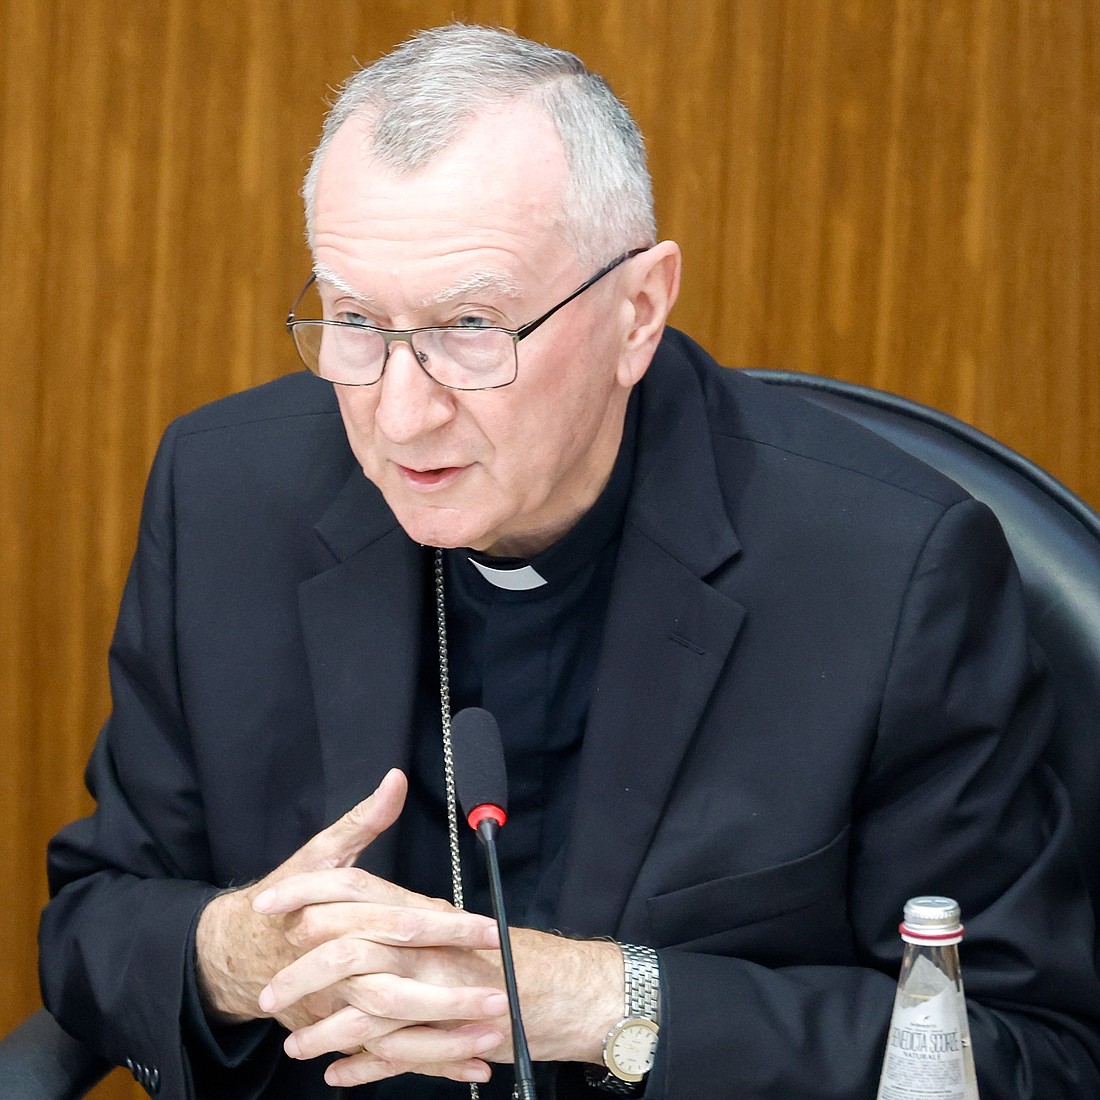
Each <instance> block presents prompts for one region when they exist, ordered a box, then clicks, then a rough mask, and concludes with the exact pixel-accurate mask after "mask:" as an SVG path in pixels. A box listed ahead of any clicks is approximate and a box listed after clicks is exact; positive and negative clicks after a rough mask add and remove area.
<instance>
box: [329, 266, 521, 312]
mask: <svg viewBox="0 0 1100 1100" xmlns="http://www.w3.org/2000/svg"><path fill="white" fill-rule="evenodd" d="M313 274H314V276H315V277H316V278H317V281H318V282H319V283H327V284H328V285H329V286H331V287H332V288H333V289H334V290H338V291H339V292H340V293H341V294H346V295H348V297H350V298H354V299H355V300H356V301H359V302H363V303H364V304H367V305H370V304H373V302H374V298H372V297H371V295H369V294H365V293H364V292H363V291H361V290H356V289H355V287H353V286H352V285H351V284H350V283H349V282H348V281H347V280H346V279H344V278H343V277H342V276H340V275H338V274H337V273H336V272H335V271H333V270H332V268H331V267H329V266H328V264H324V263H320V262H318V263H315V264H314V265H313ZM482 294H488V295H489V296H490V297H493V298H509V299H513V300H514V299H519V298H521V297H522V296H523V288H522V287H521V286H520V285H519V283H518V282H516V280H515V279H513V278H512V277H511V276H510V275H506V274H504V273H503V272H501V271H473V272H471V273H470V274H469V275H464V276H463V277H462V278H461V279H457V280H455V282H453V283H451V284H450V285H449V286H445V287H443V288H442V289H440V290H437V291H436V292H435V293H434V294H430V295H428V296H427V297H426V298H423V299H422V300H421V301H420V302H418V303H417V305H418V306H419V308H421V309H431V308H432V307H433V306H444V305H448V304H449V303H451V302H454V301H458V300H459V299H462V298H468V297H470V296H471V295H478V296H479V295H482Z"/></svg>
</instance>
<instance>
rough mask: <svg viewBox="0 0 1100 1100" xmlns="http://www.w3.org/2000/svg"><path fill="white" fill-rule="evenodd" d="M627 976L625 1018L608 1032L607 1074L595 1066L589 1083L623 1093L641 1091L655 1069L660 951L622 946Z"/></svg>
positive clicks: (659, 992) (658, 1024)
mask: <svg viewBox="0 0 1100 1100" xmlns="http://www.w3.org/2000/svg"><path fill="white" fill-rule="evenodd" d="M619 947H620V949H621V950H622V953H623V970H624V972H625V977H626V983H625V984H626V996H625V997H624V1005H623V1018H622V1019H621V1020H620V1021H619V1022H618V1023H617V1024H616V1025H615V1026H614V1027H613V1028H612V1029H611V1030H610V1031H609V1032H608V1033H607V1038H606V1039H605V1040H604V1044H603V1064H604V1065H605V1066H606V1067H607V1073H605V1074H602V1073H601V1072H600V1071H599V1070H597V1069H595V1067H593V1068H592V1070H591V1071H590V1072H589V1074H588V1081H589V1084H592V1085H595V1086H596V1087H597V1088H601V1089H604V1090H605V1091H606V1092H612V1093H616V1094H618V1095H620V1096H631V1095H634V1094H635V1093H637V1092H639V1091H640V1086H641V1083H642V1082H643V1081H644V1080H645V1077H646V1074H647V1073H649V1071H650V1070H651V1069H652V1068H653V1060H654V1058H655V1056H656V1053H657V1039H658V1037H659V1036H660V1009H661V970H660V967H659V965H658V963H657V952H656V951H654V950H653V949H652V948H649V947H636V946H635V945H634V944H630V943H623V944H620V945H619Z"/></svg>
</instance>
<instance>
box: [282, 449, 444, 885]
mask: <svg viewBox="0 0 1100 1100" xmlns="http://www.w3.org/2000/svg"><path fill="white" fill-rule="evenodd" d="M315 530H316V532H317V535H318V536H319V538H320V539H321V541H322V542H323V543H324V544H325V546H326V547H327V548H328V550H329V552H330V553H331V555H332V558H334V559H335V563H334V564H332V565H331V566H330V567H329V568H327V569H325V570H323V571H322V572H320V573H318V574H316V575H315V576H313V577H311V578H310V579H309V580H307V581H304V582H303V583H302V584H301V585H300V586H299V589H298V606H299V611H300V615H301V621H302V629H303V633H304V636H305V644H306V653H307V658H308V661H309V670H310V678H311V681H312V684H313V695H314V700H315V707H316V713H317V724H318V732H319V735H320V744H321V760H322V767H323V772H324V783H325V807H324V812H325V821H326V822H331V821H334V820H335V819H336V818H337V817H339V816H340V815H341V814H343V813H345V812H347V810H349V809H350V808H351V807H352V806H354V805H355V804H356V803H357V802H359V801H360V800H361V799H363V798H365V797H366V796H367V795H368V794H370V792H371V791H372V790H374V788H375V787H376V786H377V785H378V783H379V781H380V780H381V778H382V776H383V775H385V773H386V772H387V771H388V770H389V769H390V768H392V767H400V768H403V769H405V770H406V771H407V770H408V762H409V756H410V752H411V741H412V726H413V700H414V694H415V684H416V677H417V668H418V662H419V646H420V638H419V624H420V616H421V605H422V601H423V588H424V584H423V562H424V558H423V552H422V551H421V550H420V549H419V548H418V547H417V546H416V545H415V544H414V543H412V542H411V541H410V540H409V538H408V536H407V535H406V534H405V533H404V532H403V531H402V530H401V528H400V527H399V526H398V525H397V523H396V521H395V520H394V518H393V515H392V514H391V513H390V511H389V509H388V508H386V506H385V504H384V503H383V501H382V499H381V496H380V494H379V493H378V492H377V490H376V489H375V488H374V487H373V486H372V485H371V484H370V482H368V481H367V480H366V478H365V477H364V476H363V474H362V472H361V471H360V470H358V469H356V470H355V471H354V472H353V473H352V475H351V477H349V479H348V481H347V483H346V484H345V485H344V488H343V489H342V491H341V492H340V494H339V495H338V496H337V497H336V499H335V500H334V501H333V503H332V505H331V506H330V508H329V510H328V511H327V512H326V513H325V515H324V517H323V518H322V519H321V521H320V522H319V523H318V524H317V526H316V528H315ZM396 834H397V830H396V829H395V828H394V829H390V830H389V831H388V832H387V833H385V834H383V835H382V836H381V837H379V838H378V840H376V841H375V842H374V844H372V845H371V846H370V848H368V849H367V851H366V852H365V853H364V854H363V857H362V858H361V859H360V860H359V865H360V866H362V867H366V868H367V869H368V870H370V871H372V872H373V873H375V874H378V875H382V876H385V877H390V876H391V875H392V870H393V866H394V859H395V855H396V839H397V837H396Z"/></svg>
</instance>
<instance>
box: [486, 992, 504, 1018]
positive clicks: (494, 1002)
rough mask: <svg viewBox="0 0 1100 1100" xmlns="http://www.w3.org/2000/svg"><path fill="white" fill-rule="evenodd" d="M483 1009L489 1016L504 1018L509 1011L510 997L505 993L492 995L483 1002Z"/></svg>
mask: <svg viewBox="0 0 1100 1100" xmlns="http://www.w3.org/2000/svg"><path fill="white" fill-rule="evenodd" d="M481 1008H482V1010H483V1011H484V1012H485V1013H486V1015H489V1016H502V1015H503V1014H504V1013H505V1012H507V1011H508V997H507V995H506V994H504V993H492V994H490V995H489V996H488V997H486V998H485V1000H484V1001H482V1002H481Z"/></svg>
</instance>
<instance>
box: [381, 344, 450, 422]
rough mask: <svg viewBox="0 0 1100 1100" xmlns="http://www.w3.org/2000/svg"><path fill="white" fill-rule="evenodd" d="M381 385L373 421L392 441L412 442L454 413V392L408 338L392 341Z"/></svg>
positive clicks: (448, 418)
mask: <svg viewBox="0 0 1100 1100" xmlns="http://www.w3.org/2000/svg"><path fill="white" fill-rule="evenodd" d="M378 386H379V394H378V405H377V406H376V407H375V411H374V421H375V424H376V426H377V427H378V430H379V431H381V432H382V434H383V435H384V436H385V437H386V438H387V439H389V440H390V441H391V442H393V443H410V442H412V441H413V440H415V439H418V438H420V437H421V436H425V435H428V434H429V433H430V432H433V431H435V430H436V428H439V427H442V426H443V425H444V424H446V423H447V421H448V420H450V419H451V418H452V417H453V416H454V410H455V403H454V396H453V393H452V391H451V390H448V389H447V388H446V387H445V386H441V385H440V384H439V383H438V382H436V381H434V380H433V379H432V377H431V376H430V375H429V374H428V372H427V371H426V370H425V369H424V367H423V365H422V364H421V363H420V362H419V361H418V359H417V357H416V353H415V352H414V351H413V349H412V345H411V344H410V343H409V342H408V341H407V340H395V341H394V342H393V343H392V344H390V348H389V357H388V358H387V360H386V366H385V369H384V370H383V372H382V377H381V378H380V379H379V380H378Z"/></svg>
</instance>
